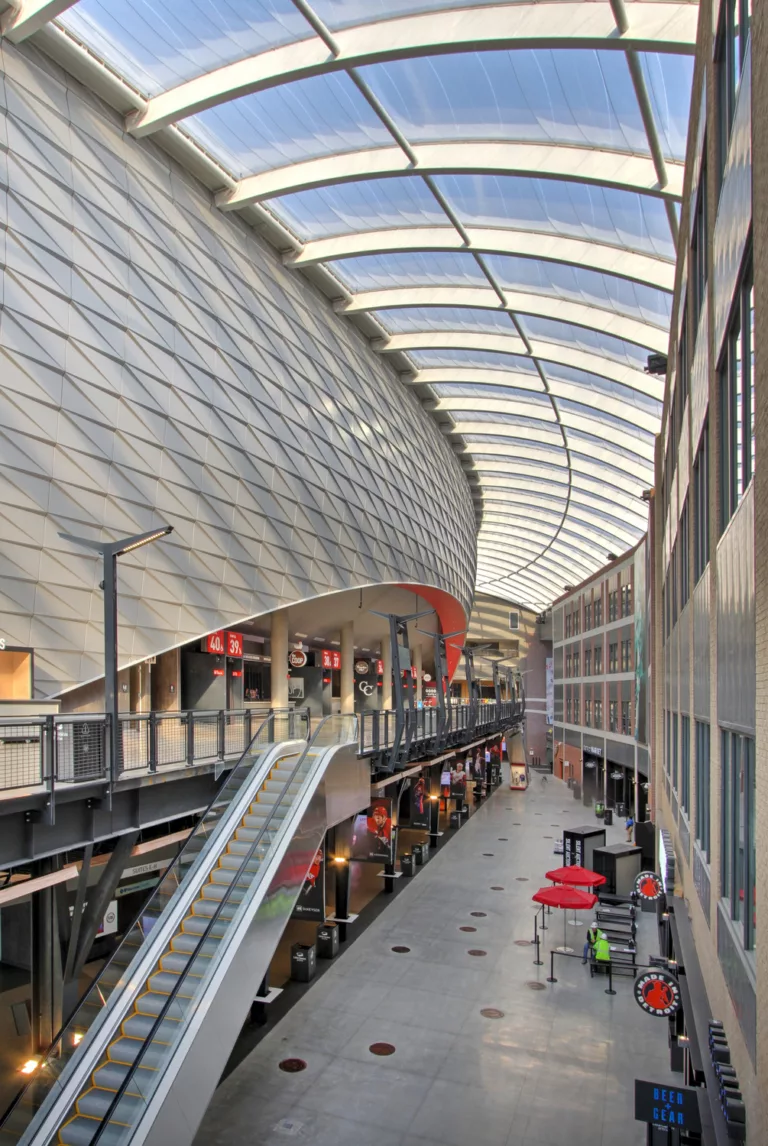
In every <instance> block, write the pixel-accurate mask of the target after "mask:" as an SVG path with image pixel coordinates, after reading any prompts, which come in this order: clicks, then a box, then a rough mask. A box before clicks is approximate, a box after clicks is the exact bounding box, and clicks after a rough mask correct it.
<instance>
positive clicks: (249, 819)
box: [235, 809, 285, 840]
mask: <svg viewBox="0 0 768 1146" xmlns="http://www.w3.org/2000/svg"><path fill="white" fill-rule="evenodd" d="M281 810H282V809H281ZM284 819H285V815H282V816H273V817H272V819H271V820H270V821H269V828H275V829H276V828H278V827H279V826H280V824H281V822H282V821H283V820H284ZM266 823H267V817H266V816H264V815H261V814H259V815H255V816H253V815H251V813H250V812H248V813H246V815H244V816H243V823H242V826H241V827H239V828H238V829H237V831H236V832H235V839H236V840H241V839H242V838H243V837H242V836H241V835H240V833H241V831H242V829H243V828H247V829H250V830H251V831H254V830H255V831H257V832H258V830H259V829H261V828H263V827H264V826H265V824H266ZM269 828H268V829H267V830H268V831H269ZM252 838H253V839H254V840H255V839H256V836H255V835H254V836H253V837H252Z"/></svg>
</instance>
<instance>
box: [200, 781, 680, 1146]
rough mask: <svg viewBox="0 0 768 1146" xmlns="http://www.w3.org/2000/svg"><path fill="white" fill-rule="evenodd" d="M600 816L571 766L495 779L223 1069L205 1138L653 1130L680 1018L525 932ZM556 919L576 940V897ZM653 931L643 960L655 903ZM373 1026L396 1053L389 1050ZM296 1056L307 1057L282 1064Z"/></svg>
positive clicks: (502, 1138)
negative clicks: (549, 885) (648, 1120)
mask: <svg viewBox="0 0 768 1146" xmlns="http://www.w3.org/2000/svg"><path fill="white" fill-rule="evenodd" d="M505 771H506V769H505ZM593 819H594V813H593V812H592V811H591V810H588V809H586V808H583V807H582V805H581V803H577V802H576V801H575V800H574V799H573V798H572V796H571V793H570V791H568V789H567V788H566V786H565V785H564V784H563V783H561V782H560V781H557V780H552V779H550V780H549V782H548V784H547V785H546V788H542V787H541V783H540V779H539V778H538V777H534V779H533V786H532V788H531V790H530V791H529V792H527V793H525V794H521V793H516V792H510V791H508V789H507V788H506V786H503V787H502V788H500V789H498V790H497V792H496V793H495V794H494V795H493V796H492V797H491V799H489V800H488V802H487V803H486V804H485V805H484V806H483V807H481V808H480V809H478V811H477V812H476V813H475V814H474V815H473V816H472V817H471V818H470V820H469V821H468V822H467V823H466V824H465V825H464V827H462V828H461V829H460V830H459V831H458V832H457V833H456V834H455V838H454V839H453V840H451V841H450V842H449V843H448V845H447V846H446V847H445V848H443V849H441V851H440V852H439V853H438V855H437V856H435V857H434V858H433V859H432V860H430V861H429V863H428V864H427V866H426V867H425V868H424V869H423V870H421V871H420V873H419V875H418V876H416V877H415V878H414V879H413V881H412V882H411V883H410V885H409V886H408V887H407V888H404V889H403V892H402V893H401V894H400V895H398V896H397V897H396V898H395V900H394V901H393V902H392V904H391V905H390V906H389V907H388V908H387V909H386V910H385V911H384V912H383V914H382V915H381V916H379V918H378V919H377V920H376V921H375V922H374V923H373V924H372V925H371V926H370V927H369V928H368V929H367V930H366V931H365V932H364V933H363V934H361V935H360V937H359V939H357V940H356V941H355V942H354V943H353V944H352V945H351V946H349V947H348V948H347V949H346V950H345V951H344V952H343V953H342V955H341V956H340V957H339V958H338V959H337V961H336V963H335V965H334V966H332V967H331V968H330V969H329V971H328V972H327V974H325V975H324V976H323V977H322V978H321V979H320V980H319V981H318V982H316V983H315V984H314V985H313V986H312V987H311V989H310V990H309V991H308V992H307V993H306V994H305V995H304V996H303V997H302V998H301V999H300V1000H299V1002H298V1003H297V1004H296V1006H295V1007H294V1008H293V1009H292V1010H291V1011H290V1012H289V1014H288V1015H287V1016H286V1017H285V1018H284V1019H283V1020H282V1021H281V1022H280V1023H278V1024H277V1026H276V1027H275V1028H274V1029H273V1030H272V1031H270V1032H269V1034H268V1035H267V1036H266V1037H265V1038H264V1039H263V1041H262V1042H260V1043H259V1045H258V1046H257V1047H256V1049H255V1050H254V1051H253V1052H252V1053H251V1054H250V1055H249V1056H248V1057H247V1058H246V1059H245V1060H244V1061H243V1062H242V1063H241V1064H240V1066H239V1067H237V1069H236V1070H235V1071H234V1072H233V1073H232V1074H231V1075H230V1077H229V1078H228V1079H227V1080H226V1081H225V1082H224V1083H223V1084H222V1086H221V1087H220V1088H219V1090H218V1092H217V1094H216V1096H215V1098H214V1100H213V1103H212V1104H211V1107H210V1109H209V1111H208V1113H207V1115H206V1118H205V1120H204V1122H203V1125H202V1126H201V1129H200V1132H199V1134H198V1136H197V1138H196V1142H195V1146H239V1144H240V1143H242V1142H250V1143H258V1146H279V1144H281V1143H288V1142H291V1141H295V1142H299V1143H306V1144H307V1146H466V1144H467V1143H472V1144H473V1146H555V1144H557V1146H561V1144H562V1146H641V1144H642V1143H644V1142H645V1128H644V1126H642V1125H641V1124H639V1123H635V1122H634V1121H633V1119H634V1109H633V1103H634V1098H633V1080H634V1078H636V1077H639V1078H647V1079H652V1080H657V1081H662V1082H663V1081H672V1080H673V1076H672V1074H671V1072H670V1070H669V1054H668V1050H667V1027H666V1023H665V1022H664V1021H663V1020H659V1019H653V1018H651V1017H649V1016H647V1015H644V1014H643V1013H642V1012H641V1010H640V1009H639V1008H638V1006H637V1004H636V1003H635V1002H634V1000H633V998H632V995H631V983H632V980H631V979H629V978H624V977H622V978H621V979H619V980H617V981H616V983H615V987H616V990H617V994H616V995H615V996H614V997H610V996H608V995H606V994H605V993H604V992H605V987H606V985H607V984H606V982H605V980H604V979H603V978H601V977H596V978H594V979H590V977H589V973H588V969H587V968H586V967H583V966H582V965H581V963H580V962H579V961H578V960H576V959H559V960H556V963H557V969H556V974H557V977H558V980H559V981H558V983H557V984H548V983H547V982H546V977H547V975H548V974H549V958H548V957H545V956H542V957H543V958H545V966H543V967H535V966H534V965H533V959H534V954H533V949H532V948H531V947H530V946H517V945H516V941H517V940H521V939H529V938H530V936H531V934H532V930H533V918H532V916H533V911H532V904H531V901H530V897H531V895H532V894H533V892H534V891H535V890H536V888H537V887H539V886H541V884H543V883H545V882H546V881H545V880H544V872H545V871H546V870H548V869H549V868H550V867H553V866H557V865H558V864H559V863H560V862H561V860H560V859H559V857H556V856H555V855H554V854H553V850H552V849H553V844H554V840H553V838H547V837H556V836H558V835H559V834H560V832H561V830H562V828H563V827H567V826H571V827H575V826H578V825H580V824H582V823H589V822H591V821H592V820H593ZM555 825H556V826H555ZM607 834H608V842H609V843H610V842H618V841H619V840H621V839H623V838H624V832H623V830H622V829H621V828H620V827H614V828H609V829H608V832H607ZM486 853H491V854H486ZM494 886H495V887H502V888H503V890H502V891H494V890H491V888H492V887H494ZM472 912H484V913H485V914H484V915H483V916H474V915H472ZM582 918H583V920H584V928H576V927H569V928H568V931H569V932H570V933H572V935H573V937H574V938H573V939H572V940H571V941H572V943H574V944H579V945H580V944H581V943H582V942H583V937H584V931H585V930H586V925H587V924H588V923H589V922H590V920H589V918H588V917H587V916H586V915H585V916H583V917H582ZM549 922H550V923H551V925H552V926H551V928H550V929H549V930H548V931H547V932H546V936H545V937H546V940H547V943H549V942H552V943H553V944H557V943H560V942H562V934H563V931H562V917H561V915H560V914H559V913H556V914H553V916H552V917H551V919H550V920H549ZM466 927H475V928H476V929H477V930H476V931H474V932H471V931H462V930H461V928H466ZM569 938H570V936H569ZM639 938H640V951H639V954H640V958H641V960H642V959H644V958H645V957H646V956H647V954H648V953H649V951H656V950H658V948H657V946H656V944H655V917H654V916H652V915H645V916H641V926H640V932H639ZM395 946H402V947H408V948H409V949H410V950H409V951H407V952H403V953H399V954H398V953H395V952H393V951H392V948H393V947H395ZM471 950H481V951H484V952H486V954H485V955H471V954H469V952H470V951H471ZM547 950H548V947H547ZM533 982H536V983H539V984H543V985H544V987H545V989H544V990H532V989H531V986H530V984H531V983H533ZM485 1008H497V1009H498V1010H500V1011H503V1012H504V1014H503V1017H501V1018H496V1019H492V1018H486V1017H484V1016H483V1015H482V1014H481V1011H482V1010H483V1009H485ZM376 1042H387V1043H390V1044H392V1045H393V1046H394V1047H395V1048H396V1049H395V1053H394V1054H392V1055H390V1056H389V1057H376V1056H374V1055H373V1054H372V1053H371V1052H370V1050H369V1048H370V1046H371V1045H372V1044H373V1043H376ZM292 1057H295V1058H300V1059H303V1060H304V1061H305V1062H306V1064H307V1068H306V1070H304V1071H302V1072H301V1073H297V1074H287V1073H283V1072H282V1071H281V1070H280V1069H279V1068H278V1064H279V1063H280V1062H281V1061H282V1060H284V1059H287V1058H292ZM677 1081H679V1076H677Z"/></svg>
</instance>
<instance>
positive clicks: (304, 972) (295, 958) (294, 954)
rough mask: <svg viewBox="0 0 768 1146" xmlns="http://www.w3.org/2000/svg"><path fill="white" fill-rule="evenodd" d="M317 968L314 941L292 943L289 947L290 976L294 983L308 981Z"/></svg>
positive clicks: (311, 978)
mask: <svg viewBox="0 0 768 1146" xmlns="http://www.w3.org/2000/svg"><path fill="white" fill-rule="evenodd" d="M316 970H317V950H316V949H315V945H314V943H294V945H293V947H291V978H292V979H293V981H294V982H295V983H310V982H311V981H312V980H313V979H314V977H315V971H316Z"/></svg>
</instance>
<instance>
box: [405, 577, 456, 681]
mask: <svg viewBox="0 0 768 1146" xmlns="http://www.w3.org/2000/svg"><path fill="white" fill-rule="evenodd" d="M398 589H407V590H408V591H409V592H410V593H415V594H416V595H417V596H419V597H423V598H424V600H425V601H426V602H427V604H428V605H431V606H432V608H433V609H434V610H435V612H436V613H437V616H438V620H439V621H440V629H441V631H442V632H443V633H455V632H458V633H459V635H458V636H457V637H453V638H452V639H451V640H450V641H449V643H448V649H447V652H446V660H447V662H448V663H447V668H448V680H449V681H450V680H452V679H453V674H454V673H455V672H456V667H457V665H458V663H459V661H460V660H461V652H460V651H459V649H457V648H454V647H453V646H455V645H463V644H464V637H465V636H466V632H467V620H468V618H467V615H466V613H465V612H464V610H463V608H462V607H461V605H460V604H459V602H458V601H457V600H456V598H455V597H452V596H451V595H450V593H446V592H445V591H444V590H443V589H434V588H433V587H432V586H431V585H427V586H424V585H398Z"/></svg>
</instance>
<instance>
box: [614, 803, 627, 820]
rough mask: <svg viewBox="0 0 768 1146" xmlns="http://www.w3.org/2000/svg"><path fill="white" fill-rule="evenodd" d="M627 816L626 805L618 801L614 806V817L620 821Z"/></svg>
mask: <svg viewBox="0 0 768 1146" xmlns="http://www.w3.org/2000/svg"><path fill="white" fill-rule="evenodd" d="M626 814H627V805H626V804H622V803H621V802H620V801H619V803H617V804H616V815H617V816H618V818H619V819H620V820H621V819H623V817H624V816H626Z"/></svg>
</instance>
